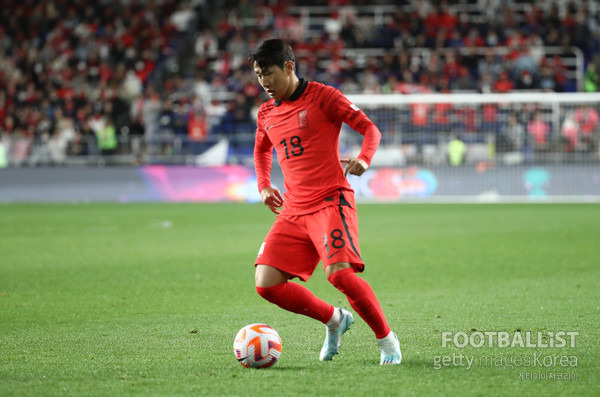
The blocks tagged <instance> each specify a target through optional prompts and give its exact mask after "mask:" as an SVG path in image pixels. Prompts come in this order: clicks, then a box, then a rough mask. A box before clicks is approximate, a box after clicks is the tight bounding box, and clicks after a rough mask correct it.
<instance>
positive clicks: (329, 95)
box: [321, 86, 381, 165]
mask: <svg viewBox="0 0 600 397" xmlns="http://www.w3.org/2000/svg"><path fill="white" fill-rule="evenodd" d="M323 91H324V93H323V95H322V96H321V98H323V103H322V106H323V108H324V109H326V113H327V114H329V115H330V117H331V118H332V119H335V120H338V121H342V122H344V123H346V124H348V125H349V126H350V127H351V128H352V129H354V130H356V131H358V132H359V133H360V134H361V135H363V137H364V138H363V143H362V148H361V151H360V153H359V155H358V158H359V159H361V160H364V161H365V162H366V163H367V165H370V164H371V160H372V159H373V156H374V155H375V152H376V151H377V148H378V147H379V142H380V141H381V132H380V131H379V128H377V126H376V125H375V124H374V123H373V122H372V121H371V120H370V119H369V117H367V115H366V114H365V112H363V111H362V110H360V109H359V108H358V107H357V106H356V105H355V104H353V103H352V102H350V100H349V99H348V98H346V96H344V94H342V92H341V91H340V90H338V89H336V88H334V87H330V86H325V87H324V88H323Z"/></svg>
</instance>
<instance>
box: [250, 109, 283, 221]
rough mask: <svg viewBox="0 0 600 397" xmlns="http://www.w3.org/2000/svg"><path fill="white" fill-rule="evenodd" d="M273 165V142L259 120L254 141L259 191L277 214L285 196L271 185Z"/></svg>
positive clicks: (255, 167)
mask: <svg viewBox="0 0 600 397" xmlns="http://www.w3.org/2000/svg"><path fill="white" fill-rule="evenodd" d="M272 165H273V144H272V143H271V141H270V140H269V137H268V136H267V134H266V133H265V130H264V129H263V128H261V123H260V121H259V123H258V128H257V129H256V139H255V142H254V171H255V173H256V182H257V185H258V191H259V192H260V197H261V199H262V201H263V203H264V204H265V205H266V206H267V207H269V209H270V210H271V211H273V212H274V213H275V214H279V207H281V206H282V205H283V197H282V196H281V193H280V192H279V190H277V189H276V188H274V187H272V186H271V166H272Z"/></svg>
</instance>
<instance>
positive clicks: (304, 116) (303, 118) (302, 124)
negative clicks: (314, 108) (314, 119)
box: [298, 109, 308, 130]
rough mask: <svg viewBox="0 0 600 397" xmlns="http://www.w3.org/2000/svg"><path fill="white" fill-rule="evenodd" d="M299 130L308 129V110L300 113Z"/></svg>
mask: <svg viewBox="0 0 600 397" xmlns="http://www.w3.org/2000/svg"><path fill="white" fill-rule="evenodd" d="M298 128H299V129H301V130H303V129H305V128H308V110H306V109H304V110H300V111H299V112H298Z"/></svg>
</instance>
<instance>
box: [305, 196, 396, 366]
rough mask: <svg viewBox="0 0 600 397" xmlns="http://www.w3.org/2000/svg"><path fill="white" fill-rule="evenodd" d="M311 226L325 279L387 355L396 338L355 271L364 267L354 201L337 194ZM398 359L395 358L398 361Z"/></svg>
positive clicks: (378, 306) (375, 301)
mask: <svg viewBox="0 0 600 397" xmlns="http://www.w3.org/2000/svg"><path fill="white" fill-rule="evenodd" d="M310 228H311V235H312V238H313V242H314V243H315V245H316V246H317V247H319V249H320V256H321V259H322V261H323V264H324V266H325V274H326V276H327V279H328V280H329V282H331V284H333V285H334V286H335V287H336V288H337V289H338V290H340V291H341V292H342V293H344V295H346V297H347V299H348V302H349V303H350V305H351V306H352V308H353V309H354V310H355V311H356V312H357V313H358V314H359V315H360V316H361V318H363V320H365V322H366V323H367V324H368V325H369V327H371V329H372V330H373V332H374V333H375V336H376V338H377V340H378V342H379V344H380V347H381V348H382V349H385V351H386V356H387V353H389V352H391V351H392V350H394V347H395V346H396V344H397V339H396V336H395V334H394V333H393V332H391V330H390V327H389V325H388V323H387V320H386V318H385V315H384V313H383V310H382V309H381V305H380V304H379V301H378V300H377V297H376V296H375V294H374V292H373V290H372V289H371V286H370V285H369V284H368V283H367V282H366V281H365V280H364V279H362V278H360V277H359V276H358V275H356V273H355V272H361V271H362V270H363V269H364V262H363V261H362V259H361V257H360V250H359V240H358V218H357V214H356V209H355V208H354V206H353V203H350V202H348V201H347V200H345V199H344V196H343V195H340V198H339V204H338V205H337V206H331V207H326V208H324V209H323V210H321V211H319V212H318V213H315V214H314V215H313V216H312V217H311V222H310ZM394 351H395V350H394ZM397 351H398V353H399V346H398V349H397ZM399 360H400V359H399V358H397V359H395V360H394V361H395V363H399ZM383 361H385V360H383V356H382V363H383Z"/></svg>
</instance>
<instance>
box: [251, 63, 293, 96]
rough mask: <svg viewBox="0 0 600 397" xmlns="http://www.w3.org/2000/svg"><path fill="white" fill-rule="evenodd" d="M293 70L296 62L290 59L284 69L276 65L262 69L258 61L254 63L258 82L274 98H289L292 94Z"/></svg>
mask: <svg viewBox="0 0 600 397" xmlns="http://www.w3.org/2000/svg"><path fill="white" fill-rule="evenodd" d="M293 71H294V64H293V62H289V61H288V62H286V64H285V65H284V68H283V69H281V68H280V67H279V66H275V65H273V66H269V67H268V68H265V69H262V68H260V67H259V66H258V65H257V64H256V62H255V63H254V72H255V73H256V77H257V78H258V82H259V83H260V85H261V86H262V88H263V89H264V90H265V92H266V93H267V95H269V96H270V97H271V98H273V99H287V98H289V97H290V96H291V95H292V92H293V85H292V78H291V76H292V74H293ZM290 91H291V92H290Z"/></svg>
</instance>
